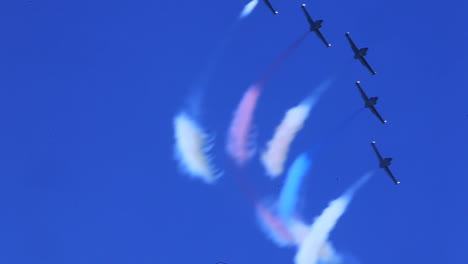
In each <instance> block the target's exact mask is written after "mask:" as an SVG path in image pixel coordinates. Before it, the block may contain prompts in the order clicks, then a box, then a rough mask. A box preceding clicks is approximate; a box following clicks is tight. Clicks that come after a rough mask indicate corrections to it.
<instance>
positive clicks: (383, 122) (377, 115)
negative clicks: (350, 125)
mask: <svg viewBox="0 0 468 264" xmlns="http://www.w3.org/2000/svg"><path fill="white" fill-rule="evenodd" d="M369 108H370V110H371V111H372V113H373V114H374V115H375V116H376V117H377V118H378V119H379V120H380V122H382V124H385V123H387V120H385V119H383V118H382V116H380V114H379V112H377V109H375V107H374V106H371V107H369Z"/></svg>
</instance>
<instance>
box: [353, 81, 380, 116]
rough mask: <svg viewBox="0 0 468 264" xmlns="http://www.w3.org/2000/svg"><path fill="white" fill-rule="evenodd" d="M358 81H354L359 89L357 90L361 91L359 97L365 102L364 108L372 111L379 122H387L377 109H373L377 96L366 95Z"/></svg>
mask: <svg viewBox="0 0 468 264" xmlns="http://www.w3.org/2000/svg"><path fill="white" fill-rule="evenodd" d="M360 83H361V82H360V81H357V82H356V86H357V88H358V89H359V92H360V93H361V97H362V99H364V102H365V105H364V106H365V107H366V108H369V109H370V110H371V111H372V113H374V115H375V116H377V118H378V119H379V120H380V122H382V124H385V123H387V120H384V119H383V118H382V117H381V116H380V114H379V112H377V109H375V107H374V105H375V104H376V103H377V100H378V99H379V98H378V97H371V98H369V97H367V95H366V93H365V92H364V90H363V89H362V88H361V85H360Z"/></svg>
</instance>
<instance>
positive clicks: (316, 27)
mask: <svg viewBox="0 0 468 264" xmlns="http://www.w3.org/2000/svg"><path fill="white" fill-rule="evenodd" d="M263 1H264V2H265V4H266V5H267V6H268V8H270V10H271V11H272V12H273V14H275V15H276V14H278V11H276V10H275V9H274V8H273V6H272V5H271V4H270V2H269V1H268V0H263ZM305 6H306V5H305V4H302V5H301V8H302V11H303V12H304V15H305V16H306V18H307V22H309V26H310V31H312V32H315V34H317V36H318V37H319V38H320V40H322V42H323V43H324V44H325V46H327V47H331V44H330V43H328V41H327V40H326V39H325V37H324V36H323V35H322V33H321V32H320V28H322V23H323V20H316V21H314V20H313V19H312V17H311V16H310V14H309V12H308V11H307V9H306V8H305ZM345 36H346V38H347V39H348V42H349V45H350V46H351V49H352V50H353V52H354V58H355V59H357V60H359V61H360V62H361V63H362V65H364V66H365V67H366V68H367V69H368V70H369V71H370V72H371V73H372V75H375V74H376V73H377V72H376V71H374V69H372V67H371V66H370V65H369V63H368V62H367V60H366V59H365V58H364V57H365V56H366V55H367V51H368V48H358V47H357V46H356V44H355V43H354V41H353V40H352V39H351V36H350V35H349V32H346V34H345ZM360 83H361V82H360V81H357V82H356V86H357V88H358V89H359V92H360V94H361V97H362V99H363V100H364V103H365V104H364V106H365V107H366V108H369V109H370V110H371V112H372V113H373V114H374V115H375V116H376V117H377V118H378V119H379V120H380V122H382V123H383V124H385V123H387V121H386V120H385V119H383V118H382V116H381V115H380V114H379V112H377V109H376V108H375V104H376V103H377V100H378V99H379V98H378V97H370V98H369V97H368V96H367V95H366V93H365V92H364V90H363V89H362V87H361V85H360ZM371 145H372V148H373V149H374V152H375V154H376V155H377V157H378V158H379V166H380V168H383V169H384V170H385V171H386V172H387V174H388V175H389V176H390V178H391V179H392V180H393V182H394V183H395V184H400V182H399V181H397V180H396V178H395V176H393V174H392V172H391V171H390V169H389V168H388V166H389V165H390V164H391V162H392V158H382V156H381V155H380V153H379V151H378V150H377V147H376V146H375V141H372V143H371Z"/></svg>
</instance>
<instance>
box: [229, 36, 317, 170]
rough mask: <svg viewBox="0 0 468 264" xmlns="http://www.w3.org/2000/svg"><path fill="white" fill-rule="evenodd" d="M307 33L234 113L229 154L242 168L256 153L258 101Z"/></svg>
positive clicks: (249, 90)
mask: <svg viewBox="0 0 468 264" xmlns="http://www.w3.org/2000/svg"><path fill="white" fill-rule="evenodd" d="M307 33H308V32H306V34H304V35H302V36H301V37H299V38H298V39H297V40H295V41H294V42H293V43H292V44H291V45H290V46H289V47H288V48H287V49H286V50H285V51H284V52H283V53H281V54H280V56H279V57H278V58H277V59H276V60H275V61H274V62H273V63H272V64H271V66H270V67H269V68H268V70H267V71H266V73H265V74H264V75H263V76H262V77H261V78H259V80H258V81H257V82H255V83H254V84H252V85H251V86H250V87H249V88H248V89H247V91H246V92H245V93H244V95H243V97H242V99H241V101H240V103H239V105H238V106H237V109H236V110H235V112H234V116H233V119H232V121H231V125H230V127H229V130H228V135H227V147H226V150H227V153H228V154H229V156H231V158H232V159H234V161H235V162H236V164H237V165H239V166H242V165H244V164H245V162H246V161H247V160H248V159H250V158H251V157H252V156H253V154H254V151H255V148H254V147H253V146H254V145H255V144H253V140H252V137H251V129H252V125H253V119H254V112H255V108H256V106H257V101H258V99H259V97H260V95H261V92H262V89H263V87H264V86H265V84H266V83H267V82H268V81H269V80H270V79H271V78H272V77H273V76H274V74H275V73H276V72H277V71H278V70H279V68H280V67H281V66H282V65H283V64H284V63H285V61H286V59H287V58H288V57H289V56H291V55H292V53H293V52H294V51H295V50H296V49H297V48H298V47H299V45H300V44H301V43H302V42H303V41H304V40H305V38H306V37H307Z"/></svg>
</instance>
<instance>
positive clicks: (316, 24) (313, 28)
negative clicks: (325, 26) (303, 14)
mask: <svg viewBox="0 0 468 264" xmlns="http://www.w3.org/2000/svg"><path fill="white" fill-rule="evenodd" d="M322 23H323V20H317V21H315V22H314V23H313V24H310V31H316V30H317V29H320V28H322Z"/></svg>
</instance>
